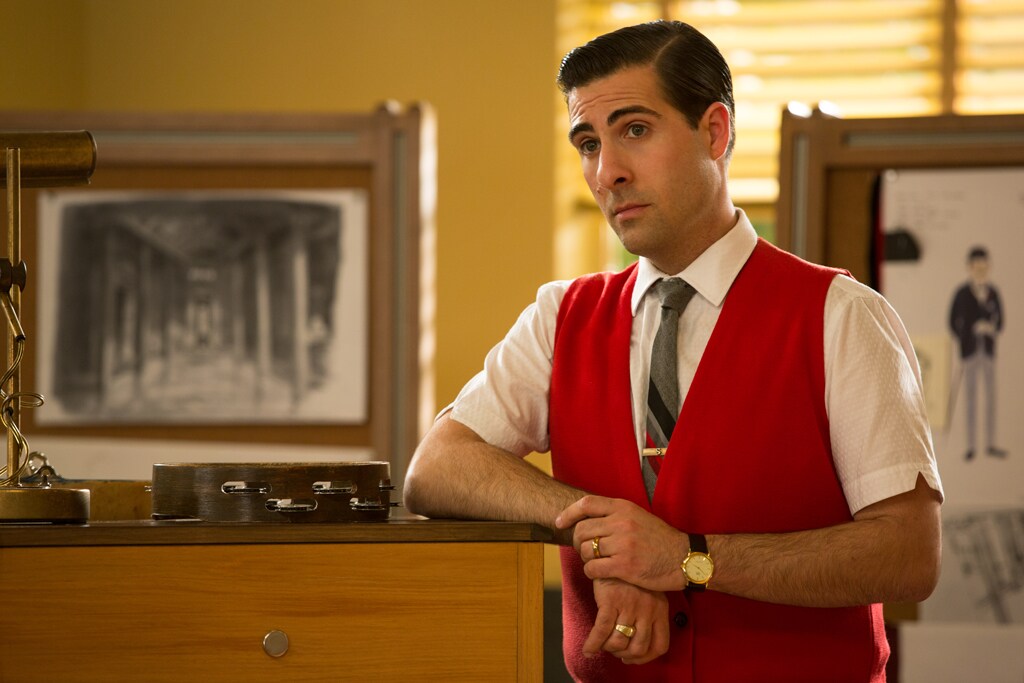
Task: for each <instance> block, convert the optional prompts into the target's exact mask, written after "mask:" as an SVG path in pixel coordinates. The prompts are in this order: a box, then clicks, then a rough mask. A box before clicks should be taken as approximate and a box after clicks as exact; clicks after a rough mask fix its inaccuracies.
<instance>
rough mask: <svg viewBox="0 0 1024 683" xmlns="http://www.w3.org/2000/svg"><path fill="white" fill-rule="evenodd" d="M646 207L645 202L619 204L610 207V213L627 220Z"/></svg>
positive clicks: (637, 214)
mask: <svg viewBox="0 0 1024 683" xmlns="http://www.w3.org/2000/svg"><path fill="white" fill-rule="evenodd" d="M646 208H647V204H620V205H619V206H616V207H615V208H614V209H612V215H614V216H615V217H616V218H618V219H619V220H629V219H630V218H636V217H637V216H639V215H640V214H641V213H642V212H643V210H644V209H646Z"/></svg>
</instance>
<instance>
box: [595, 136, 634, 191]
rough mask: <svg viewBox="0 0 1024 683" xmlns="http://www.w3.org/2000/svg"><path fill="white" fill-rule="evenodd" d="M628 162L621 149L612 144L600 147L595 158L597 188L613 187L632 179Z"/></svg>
mask: <svg viewBox="0 0 1024 683" xmlns="http://www.w3.org/2000/svg"><path fill="white" fill-rule="evenodd" d="M632 177H633V176H632V173H631V171H630V170H629V164H628V162H627V160H626V159H625V158H624V156H623V154H622V152H621V150H617V149H615V148H614V147H613V146H606V147H602V148H601V152H600V154H599V156H598V160H597V176H596V178H595V179H596V180H597V186H598V188H599V189H609V190H611V189H615V188H616V187H619V186H621V185H625V184H626V183H628V182H630V181H631V180H632Z"/></svg>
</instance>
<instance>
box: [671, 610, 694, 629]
mask: <svg viewBox="0 0 1024 683" xmlns="http://www.w3.org/2000/svg"><path fill="white" fill-rule="evenodd" d="M672 621H673V622H675V625H676V626H678V627H679V628H686V625H687V624H688V623H689V622H690V618H689V617H688V616H686V612H676V615H675V616H674V617H672Z"/></svg>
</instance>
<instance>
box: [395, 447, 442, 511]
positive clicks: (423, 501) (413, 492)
mask: <svg viewBox="0 0 1024 683" xmlns="http://www.w3.org/2000/svg"><path fill="white" fill-rule="evenodd" d="M429 470H430V467H429V463H428V462H427V459H426V458H424V457H422V454H421V453H419V452H417V453H416V454H415V455H414V456H413V460H412V463H410V465H409V471H408V472H406V474H405V483H404V484H403V485H402V504H403V505H404V506H405V509H406V510H408V511H409V512H411V513H413V514H416V515H423V516H425V517H430V516H432V513H434V512H435V511H434V510H433V509H432V507H431V505H430V500H431V496H430V472H429Z"/></svg>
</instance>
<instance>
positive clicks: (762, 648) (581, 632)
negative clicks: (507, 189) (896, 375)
mask: <svg viewBox="0 0 1024 683" xmlns="http://www.w3.org/2000/svg"><path fill="white" fill-rule="evenodd" d="M836 272H837V271H835V270H832V269H826V268H822V267H819V266H814V265H811V264H808V263H805V262H803V261H801V260H799V259H797V258H796V257H794V256H792V255H790V254H787V253H786V252H783V251H781V250H779V249H776V248H775V247H773V246H771V245H770V244H768V243H767V242H765V241H763V240H759V242H758V245H757V247H756V248H755V250H754V253H753V254H752V256H751V258H750V259H749V260H748V262H747V264H746V265H745V266H744V268H743V270H742V271H741V272H740V274H739V276H738V277H737V279H736V281H735V283H734V284H733V286H732V289H731V290H730V292H729V296H728V297H727V298H726V303H725V306H724V308H723V310H722V313H721V316H720V317H719V320H718V323H717V325H716V327H715V330H714V332H713V334H712V336H711V339H710V341H709V342H708V346H707V349H706V351H705V353H704V357H703V358H702V360H701V362H700V366H699V367H698V369H697V373H696V375H695V377H694V380H693V384H692V386H691V388H690V391H689V394H688V395H687V397H686V400H685V402H684V404H683V407H682V411H681V412H680V415H679V420H678V422H677V427H676V430H675V433H674V434H673V436H672V439H671V441H670V442H669V445H668V450H667V455H666V456H665V459H664V463H663V465H662V468H661V474H660V476H659V478H658V486H657V489H656V490H655V496H654V501H653V504H650V505H649V504H648V501H647V496H646V493H645V491H644V485H643V479H642V475H641V472H640V466H639V462H638V457H637V456H638V453H637V444H636V440H635V436H634V433H633V420H632V407H631V399H630V378H629V337H630V327H631V324H632V316H631V314H630V309H629V300H630V294H631V292H632V289H633V283H634V281H635V279H636V275H635V266H634V267H631V268H629V269H627V270H625V271H623V272H621V273H617V274H599V275H594V276H588V277H585V278H581V279H580V280H578V281H577V282H575V283H574V284H573V285H572V286H571V287H570V289H569V291H568V292H567V294H566V296H565V299H564V301H563V303H562V307H561V309H560V311H559V316H558V326H557V329H556V337H555V352H554V361H553V362H554V368H553V375H552V382H551V399H550V400H551V412H550V415H551V424H550V431H551V454H552V464H553V468H554V474H555V476H556V477H557V478H558V479H560V480H562V481H565V482H567V483H569V484H571V485H573V486H577V487H579V488H581V489H584V490H587V491H590V492H592V493H595V494H599V495H604V496H612V497H617V498H625V499H628V500H631V501H633V502H634V503H636V504H637V505H640V506H641V507H644V508H645V509H648V510H651V509H652V506H653V512H654V513H655V514H657V515H658V516H659V517H661V518H662V519H664V520H665V521H667V522H668V523H670V524H672V525H673V526H674V527H676V528H678V529H680V530H683V531H692V532H699V533H704V534H723V533H743V532H761V533H766V532H786V531H797V530H803V529H812V528H820V527H826V526H831V525H834V524H838V523H841V522H846V521H849V520H850V519H851V517H850V513H849V509H848V507H847V503H846V500H845V498H844V497H843V493H842V489H841V487H840V484H839V481H838V479H837V477H836V474H835V470H834V466H833V463H832V454H831V447H830V444H829V426H828V419H827V416H826V412H825V404H824V383H825V378H824V367H825V365H824V351H823V347H824V341H823V326H824V318H823V316H824V300H825V294H826V292H827V290H828V286H829V283H830V282H831V280H832V278H833V277H834V276H835V274H836ZM561 555H562V573H563V612H564V617H563V618H564V622H565V637H564V649H565V653H566V662H567V665H568V667H569V670H570V672H571V673H572V674H573V675H574V676H575V677H576V678H577V679H578V680H582V681H616V682H623V681H661V680H671V681H696V682H697V683H707V682H711V681H723V682H728V683H735V682H738V681H758V682H768V681H783V680H784V681H825V680H827V681H832V682H842V681H857V682H858V683H863V682H865V681H871V682H878V681H884V680H885V673H884V668H885V661H886V659H887V657H888V654H889V647H888V643H887V641H886V639H885V633H884V627H883V622H882V611H881V605H872V606H868V607H856V608H843V609H812V608H801V607H790V606H783V605H773V604H768V603H762V602H756V601H752V600H747V599H744V598H737V597H734V596H730V595H725V594H723V593H719V592H717V591H715V590H713V589H714V579H712V581H711V590H708V591H705V592H703V593H697V594H690V593H688V592H685V593H684V592H674V593H670V594H669V602H670V613H669V615H670V620H672V625H671V647H670V650H669V652H668V653H667V654H666V655H665V656H663V657H661V658H659V659H658V660H655V661H654V662H651V663H650V664H646V665H643V666H625V665H623V664H621V663H620V662H619V661H618V660H616V659H615V658H613V657H611V656H610V655H602V656H600V657H597V658H595V659H591V660H587V659H584V658H583V657H582V656H581V655H580V650H581V648H582V645H583V641H584V640H585V639H586V636H587V634H588V633H589V631H590V629H591V627H592V625H593V623H594V618H595V615H596V605H595V603H594V600H593V591H592V584H591V582H590V580H589V579H587V578H586V577H585V576H584V574H583V571H582V563H581V561H580V559H579V557H578V555H577V554H576V553H575V552H574V551H573V550H572V549H571V548H569V549H562V553H561ZM680 615H683V616H680ZM683 622H685V624H684V625H682V626H680V625H679V624H680V623H683Z"/></svg>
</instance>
